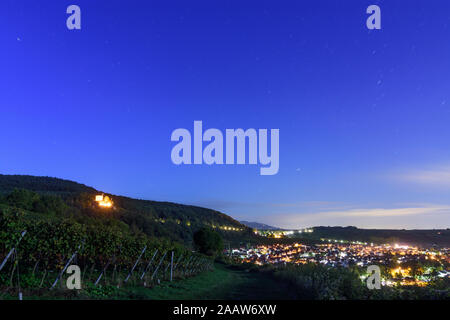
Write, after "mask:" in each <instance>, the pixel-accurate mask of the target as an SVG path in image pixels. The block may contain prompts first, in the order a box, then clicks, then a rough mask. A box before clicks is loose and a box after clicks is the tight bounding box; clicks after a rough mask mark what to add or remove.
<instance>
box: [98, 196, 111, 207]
mask: <svg viewBox="0 0 450 320" xmlns="http://www.w3.org/2000/svg"><path fill="white" fill-rule="evenodd" d="M95 201H96V202H97V203H98V205H99V206H100V207H104V208H111V207H112V205H113V203H112V200H111V198H110V197H108V196H103V195H98V196H95Z"/></svg>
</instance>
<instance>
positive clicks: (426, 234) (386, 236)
mask: <svg viewBox="0 0 450 320" xmlns="http://www.w3.org/2000/svg"><path fill="white" fill-rule="evenodd" d="M313 230H314V231H313V232H312V233H307V234H302V237H303V238H307V239H313V240H320V239H333V240H346V241H364V242H369V243H370V242H373V243H398V244H408V245H418V246H424V247H430V246H433V245H437V246H440V247H450V229H440V230H437V229H436V230H388V229H359V228H356V227H352V226H349V227H323V226H321V227H314V228H313Z"/></svg>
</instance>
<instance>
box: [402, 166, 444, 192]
mask: <svg viewBox="0 0 450 320" xmlns="http://www.w3.org/2000/svg"><path fill="white" fill-rule="evenodd" d="M397 177H398V178H399V179H400V181H403V182H408V183H417V184H423V185H428V186H437V187H450V165H448V166H440V167H435V168H431V169H420V170H411V171H409V172H406V173H403V174H400V175H398V176H397Z"/></svg>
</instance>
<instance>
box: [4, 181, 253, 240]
mask: <svg viewBox="0 0 450 320" xmlns="http://www.w3.org/2000/svg"><path fill="white" fill-rule="evenodd" d="M99 194H103V195H105V196H108V197H110V198H111V199H112V201H113V206H112V207H111V208H104V207H100V206H98V204H97V203H96V202H95V196H96V195H99ZM13 208H15V209H21V210H23V211H24V212H26V215H27V216H28V217H33V218H35V219H44V218H45V219H66V218H70V219H74V220H76V221H78V222H81V223H101V224H115V225H122V226H123V227H124V228H127V229H129V230H130V231H131V232H133V233H144V234H146V235H147V236H150V237H155V238H166V239H169V240H173V241H177V242H181V243H184V244H187V245H190V244H191V241H192V235H193V233H194V232H195V231H196V230H198V229H199V228H201V227H204V226H208V227H211V228H213V229H215V230H217V231H218V232H220V233H221V234H222V236H223V237H224V239H225V241H227V240H228V241H232V242H241V241H242V242H245V241H251V240H254V238H255V236H254V235H253V234H252V231H251V229H250V228H248V227H246V226H244V225H242V224H241V223H239V222H238V221H236V220H234V219H232V218H231V217H229V216H227V215H225V214H223V213H220V212H217V211H214V210H210V209H205V208H200V207H195V206H188V205H181V204H175V203H169V202H156V201H147V200H136V199H132V198H127V197H121V196H115V195H111V194H107V193H103V192H101V191H97V190H95V189H94V188H91V187H88V186H85V185H83V184H79V183H76V182H73V181H68V180H62V179H57V178H50V177H35V176H22V175H0V209H1V210H6V209H9V210H10V209H13Z"/></svg>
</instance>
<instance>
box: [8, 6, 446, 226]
mask: <svg viewBox="0 0 450 320" xmlns="http://www.w3.org/2000/svg"><path fill="white" fill-rule="evenodd" d="M70 4H77V5H79V6H80V7H81V10H82V30H79V31H69V30H68V29H67V28H66V18H67V16H68V15H67V14H66V8H67V6H68V5H70ZM371 4H378V5H380V7H381V12H382V30H375V31H369V30H367V28H366V23H365V21H366V18H367V17H368V15H367V14H366V12H365V11H366V8H367V7H368V6H369V5H371ZM449 13H450V3H449V2H448V1H445V0H441V1H438V0H435V1H408V2H407V3H406V2H405V1H402V0H390V1H375V0H370V1H365V0H358V1H356V0H355V1H350V0H348V1H342V0H336V1H330V0H329V1H324V0H317V1H312V0H311V1H298V0H297V1H275V0H271V1H223V0H215V1H211V0H208V1H206V0H205V1H197V0H192V1H185V0H183V1H181V0H177V1H167V0H164V1H163V0H158V1H156V0H155V1H153V0H149V1H144V0H142V1H133V0H127V1H124V0H122V1H100V0H98V1H92V0H89V1H85V0H73V1H62V0H60V1H54V0H53V1H50V0H46V1H42V0H40V1H28V0H27V1H26V0H3V1H2V4H1V6H0V43H1V50H0V110H1V113H0V115H1V117H0V137H1V140H0V150H1V154H0V172H1V173H5V174H33V175H45V176H55V177H61V178H66V179H71V180H76V181H78V182H82V183H85V184H87V185H91V186H94V187H96V188H98V189H101V190H104V191H106V192H110V193H114V194H121V195H128V196H132V197H139V198H144V199H152V200H165V201H174V202H180V203H189V204H196V205H202V206H206V207H211V208H214V209H218V210H221V211H223V212H225V213H228V214H230V215H232V216H233V217H235V218H238V219H246V220H256V221H260V222H266V223H270V224H274V225H278V226H282V227H304V226H311V225H356V226H359V227H393V228H433V227H435V228H444V227H450V197H449V193H450V148H449V146H450V15H449ZM194 120H202V121H203V126H204V127H205V128H219V129H221V130H223V131H225V129H226V128H244V129H247V128H267V129H271V128H279V129H280V171H279V173H278V174H277V175H275V176H260V175H259V166H250V165H245V166H237V165H236V166H217V165H216V166H207V165H202V166H193V165H191V166H175V165H174V164H172V162H171V160H170V152H171V149H172V147H173V146H174V143H172V142H171V141H170V135H171V133H172V131H173V130H174V129H176V128H187V129H189V130H191V131H192V130H193V129H192V127H193V121H194Z"/></svg>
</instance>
